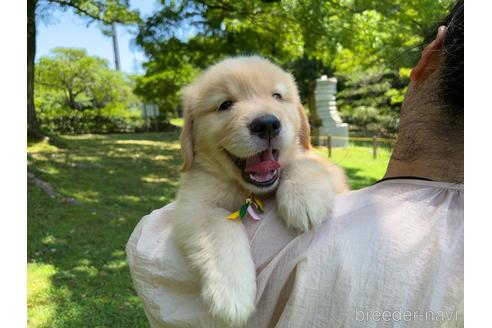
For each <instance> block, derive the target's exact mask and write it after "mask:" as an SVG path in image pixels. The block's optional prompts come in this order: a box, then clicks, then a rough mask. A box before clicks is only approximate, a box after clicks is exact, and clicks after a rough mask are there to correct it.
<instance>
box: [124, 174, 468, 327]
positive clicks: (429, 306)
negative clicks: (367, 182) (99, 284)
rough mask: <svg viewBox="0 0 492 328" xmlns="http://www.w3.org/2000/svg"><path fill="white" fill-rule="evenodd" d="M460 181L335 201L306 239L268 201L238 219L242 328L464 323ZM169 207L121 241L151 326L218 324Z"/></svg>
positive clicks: (401, 186) (367, 191)
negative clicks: (250, 290) (248, 284)
mask: <svg viewBox="0 0 492 328" xmlns="http://www.w3.org/2000/svg"><path fill="white" fill-rule="evenodd" d="M463 199H464V196H463V185H462V184H449V183H438V182H430V181H421V180H403V179H398V180H387V181H383V182H380V183H378V184H376V185H374V186H371V187H367V188H364V189H361V190H358V191H352V192H349V193H347V194H344V195H339V196H337V198H336V206H335V213H334V216H333V217H332V218H331V219H330V220H328V221H327V222H326V223H325V224H323V225H322V226H321V227H319V228H317V229H315V230H312V231H311V232H309V233H305V234H298V233H295V232H293V231H290V230H288V229H287V228H285V225H284V224H283V222H282V221H281V219H280V218H279V217H278V215H277V214H276V212H275V209H274V207H275V206H274V204H273V203H272V202H266V203H265V208H266V211H265V213H264V214H263V215H262V220H261V221H258V222H256V221H253V220H251V219H249V218H244V219H243V223H244V225H245V227H246V230H247V231H248V236H249V239H250V243H251V251H252V254H253V258H254V261H255V264H256V268H257V285H258V293H257V299H256V312H255V314H254V315H253V316H252V317H251V318H250V320H249V321H248V323H247V327H254V328H261V327H419V328H420V327H463V226H464V222H463ZM172 213H173V204H169V205H167V206H165V207H163V208H161V209H158V210H155V211H153V212H152V213H151V214H149V215H147V216H145V217H144V218H143V219H142V220H141V221H140V223H139V224H138V225H137V227H136V228H135V230H134V232H133V234H132V235H131V237H130V240H129V241H128V244H127V249H126V250H127V256H128V261H129V265H130V271H131V274H132V277H133V281H134V285H135V288H136V290H137V293H138V295H139V296H140V298H141V299H142V302H143V304H144V308H145V312H146V314H147V317H148V319H149V322H150V323H151V325H152V327H222V326H223V324H222V323H220V322H217V321H216V320H214V319H213V318H212V317H211V315H210V314H209V313H208V311H207V306H206V304H205V303H204V302H203V301H202V300H201V299H200V280H199V278H198V275H197V274H196V273H195V272H192V271H191V270H190V268H189V266H188V264H187V262H186V259H185V258H184V257H183V255H182V254H181V251H180V250H179V249H178V248H177V246H176V243H175V240H173V238H172V237H171V234H170V224H169V223H170V218H171V216H172Z"/></svg>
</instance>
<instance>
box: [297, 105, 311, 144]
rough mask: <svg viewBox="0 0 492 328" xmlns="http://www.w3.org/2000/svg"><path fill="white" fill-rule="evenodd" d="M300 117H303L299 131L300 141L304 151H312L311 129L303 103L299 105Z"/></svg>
mask: <svg viewBox="0 0 492 328" xmlns="http://www.w3.org/2000/svg"><path fill="white" fill-rule="evenodd" d="M297 108H298V111H299V116H300V117H301V129H300V130H299V141H300V142H301V145H302V146H303V147H304V149H306V150H309V149H311V128H310V127H309V120H308V118H307V116H306V112H305V111H304V107H303V106H302V104H301V103H299V105H297Z"/></svg>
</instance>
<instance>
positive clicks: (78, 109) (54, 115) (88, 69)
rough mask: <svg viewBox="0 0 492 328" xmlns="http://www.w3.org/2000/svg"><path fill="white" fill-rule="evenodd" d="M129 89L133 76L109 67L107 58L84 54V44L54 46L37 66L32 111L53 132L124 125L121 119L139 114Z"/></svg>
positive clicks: (101, 129)
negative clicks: (76, 46) (34, 106)
mask: <svg viewBox="0 0 492 328" xmlns="http://www.w3.org/2000/svg"><path fill="white" fill-rule="evenodd" d="M132 88H133V81H132V78H131V77H128V76H125V75H124V74H123V73H121V72H119V71H116V70H112V69H111V68H110V67H109V62H108V60H106V59H103V58H100V57H97V56H88V55H87V53H86V51H85V50H84V49H71V48H55V49H53V50H52V51H51V55H50V56H43V57H41V58H40V59H39V62H38V63H37V65H36V78H35V91H36V97H35V103H36V107H37V108H36V111H37V113H38V114H39V117H40V118H41V123H43V124H45V125H46V126H45V128H48V129H49V130H51V131H60V132H71V133H78V132H110V130H111V131H124V130H128V129H127V127H125V126H123V125H122V124H123V123H124V125H125V124H126V126H128V124H127V123H126V122H124V121H125V119H126V118H130V117H132V118H134V116H135V115H137V116H138V115H139V113H140V112H139V110H136V109H137V108H138V106H139V105H140V102H139V100H138V99H137V98H136V97H135V96H134V94H133V92H132ZM61 119H65V120H66V121H67V122H61V121H60V120H61ZM91 119H92V120H94V122H89V121H90V120H91ZM47 123H49V124H47ZM99 123H101V124H99ZM103 123H104V124H103ZM120 123H121V124H120ZM135 123H137V122H135ZM84 124H85V125H84ZM88 124H89V125H90V128H88V127H87V126H88ZM102 125H105V126H102ZM130 125H132V126H134V127H137V125H138V124H130ZM131 129H133V128H131ZM131 129H130V130H131Z"/></svg>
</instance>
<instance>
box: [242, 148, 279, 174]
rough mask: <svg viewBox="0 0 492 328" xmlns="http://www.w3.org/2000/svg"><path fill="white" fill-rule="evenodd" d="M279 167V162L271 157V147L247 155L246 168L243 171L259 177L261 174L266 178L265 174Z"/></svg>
mask: <svg viewBox="0 0 492 328" xmlns="http://www.w3.org/2000/svg"><path fill="white" fill-rule="evenodd" d="M279 167H280V164H279V163H278V162H277V161H276V160H275V159H274V158H273V153H272V148H268V149H265V150H264V151H262V152H261V153H259V154H256V155H254V156H251V157H248V158H247V159H246V168H245V169H244V171H245V172H249V173H253V174H254V175H255V176H257V177H258V178H260V179H261V178H262V177H263V175H264V176H265V178H266V176H267V175H268V176H269V175H271V173H272V172H273V171H275V170H276V169H278V168H279ZM261 180H263V179H261Z"/></svg>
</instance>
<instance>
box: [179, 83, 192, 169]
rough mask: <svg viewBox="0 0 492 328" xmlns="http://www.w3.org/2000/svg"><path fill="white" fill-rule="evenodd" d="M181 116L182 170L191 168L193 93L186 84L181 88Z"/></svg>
mask: <svg viewBox="0 0 492 328" xmlns="http://www.w3.org/2000/svg"><path fill="white" fill-rule="evenodd" d="M182 92H183V118H184V125H183V129H182V130H181V135H180V136H179V141H180V142H181V155H182V156H183V166H182V167H181V170H182V171H188V170H189V169H191V166H192V164H193V157H194V151H193V115H192V106H191V102H192V99H191V97H193V93H192V92H191V87H190V86H188V87H186V88H184V89H183V91H182Z"/></svg>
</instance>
